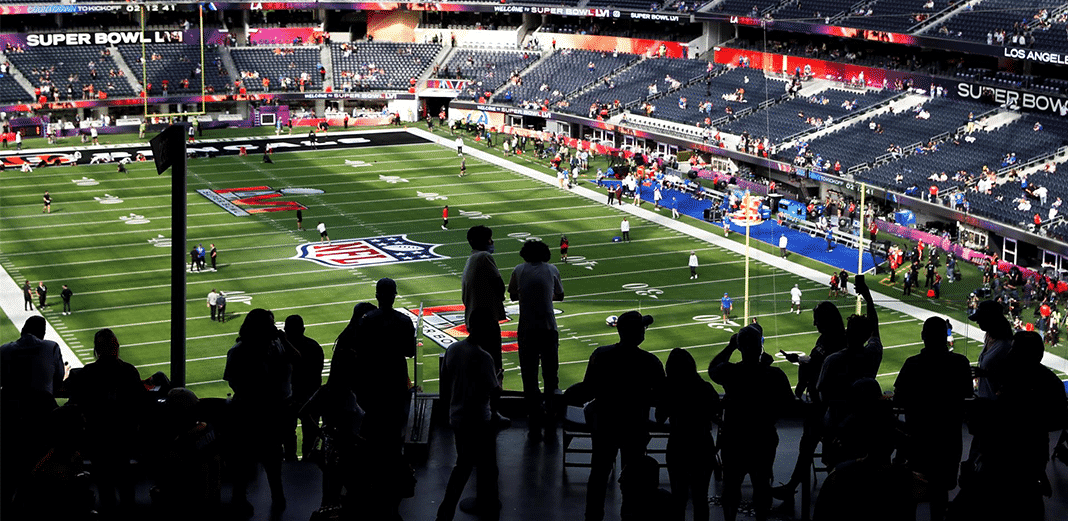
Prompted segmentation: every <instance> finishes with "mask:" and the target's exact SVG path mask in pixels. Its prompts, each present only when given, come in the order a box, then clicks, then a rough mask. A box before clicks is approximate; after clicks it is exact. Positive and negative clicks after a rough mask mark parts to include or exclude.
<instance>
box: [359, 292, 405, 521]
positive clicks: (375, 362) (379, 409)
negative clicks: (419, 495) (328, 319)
mask: <svg viewBox="0 0 1068 521" xmlns="http://www.w3.org/2000/svg"><path fill="white" fill-rule="evenodd" d="M375 297H376V298H377V299H378V309H375V310H372V311H370V312H368V313H367V314H366V315H364V316H363V319H361V321H360V329H361V331H362V332H363V335H364V338H363V341H362V342H361V343H359V344H358V348H357V353H356V359H357V362H358V364H357V365H356V367H355V370H356V378H355V381H354V382H353V390H354V391H355V392H356V400H357V402H359V404H360V407H362V408H363V410H364V412H365V413H366V415H365V416H364V419H363V427H362V428H361V430H360V435H361V436H362V437H363V438H364V439H366V440H367V446H368V447H369V449H370V450H369V454H370V456H371V461H372V463H371V464H372V465H375V467H376V468H396V467H398V466H400V465H401V463H402V461H401V458H402V455H401V451H402V450H403V443H404V438H403V431H404V424H405V422H406V421H407V419H408V417H407V412H406V406H407V404H408V401H409V400H410V398H411V394H410V392H409V388H410V382H411V381H410V379H409V377H408V358H412V357H414V356H415V342H416V340H415V325H414V324H413V323H412V320H411V319H410V318H408V316H407V315H405V314H404V313H401V312H400V311H397V310H395V309H393V304H394V302H395V301H396V298H397V283H396V282H395V281H394V280H393V279H390V278H382V279H379V280H378V283H377V284H376V285H375ZM369 485H370V486H371V487H372V489H373V490H375V492H374V493H372V494H369V496H368V497H369V498H373V499H374V500H375V501H376V502H378V501H381V504H380V505H378V506H376V507H374V508H372V510H371V511H373V512H382V515H383V516H389V517H397V514H396V511H397V508H398V507H399V506H400V500H401V497H400V495H399V494H398V493H397V491H395V490H393V489H392V488H391V487H390V486H389V485H392V483H382V482H372V483H370V484H369ZM383 485H385V486H383ZM379 487H381V488H379ZM378 507H381V509H378Z"/></svg>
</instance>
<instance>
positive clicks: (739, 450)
mask: <svg viewBox="0 0 1068 521" xmlns="http://www.w3.org/2000/svg"><path fill="white" fill-rule="evenodd" d="M763 343H764V332H763V329H762V328H761V327H760V325H759V324H750V325H748V326H745V327H743V328H742V329H741V330H740V331H738V333H736V334H735V335H733V336H731V339H730V342H729V343H728V344H727V346H726V347H725V348H724V349H723V350H722V351H720V352H719V353H718V354H717V355H716V356H715V357H713V358H712V362H711V363H710V364H709V365H708V376H709V377H710V378H711V379H712V381H713V382H715V383H717V384H719V385H721V386H723V390H724V392H725V394H726V395H727V396H730V400H727V401H725V402H724V413H723V431H722V434H720V437H719V445H720V452H721V454H722V456H723V517H724V519H726V520H727V521H734V520H735V519H736V518H737V516H738V505H739V503H740V502H741V489H742V479H743V478H744V477H745V475H746V474H748V475H749V478H750V480H751V481H752V483H753V504H754V506H755V508H756V518H757V519H767V513H768V510H769V509H770V507H771V478H772V473H773V467H774V464H775V451H776V449H777V448H778V446H779V434H778V432H777V431H776V429H775V422H776V421H777V420H778V419H779V416H780V415H781V414H782V413H783V412H784V411H785V410H786V409H787V408H788V407H789V406H790V404H791V403H793V401H794V397H793V393H791V392H790V381H789V380H788V379H787V378H786V373H784V372H783V371H782V369H779V368H778V367H774V366H772V365H771V364H770V363H768V362H767V360H768V359H769V358H770V357H768V355H767V354H766V353H764V348H763ZM735 351H738V352H740V353H741V354H742V361H741V362H734V363H732V362H731V361H730V359H731V356H732V355H733V354H734V352H735Z"/></svg>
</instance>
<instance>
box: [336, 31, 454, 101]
mask: <svg viewBox="0 0 1068 521" xmlns="http://www.w3.org/2000/svg"><path fill="white" fill-rule="evenodd" d="M346 46H347V47H348V48H349V49H350V50H349V51H346V50H345V49H344V47H346ZM440 50H441V45H439V44H436V43H396V42H353V43H349V44H341V43H333V44H330V52H331V55H332V59H333V62H334V71H333V78H334V88H335V90H343V88H344V85H345V83H346V82H350V83H351V84H352V85H353V89H354V90H355V89H358V88H363V89H364V90H367V89H371V90H407V89H408V88H409V86H410V81H411V79H412V78H418V77H419V76H420V75H421V74H422V73H423V71H424V70H426V69H427V68H429V67H431V66H432V65H433V61H434V57H435V56H437V54H438V52H439V51H440ZM372 67H373V68H374V70H372ZM350 74H351V77H349V75H350ZM361 85H362V87H360V86H361Z"/></svg>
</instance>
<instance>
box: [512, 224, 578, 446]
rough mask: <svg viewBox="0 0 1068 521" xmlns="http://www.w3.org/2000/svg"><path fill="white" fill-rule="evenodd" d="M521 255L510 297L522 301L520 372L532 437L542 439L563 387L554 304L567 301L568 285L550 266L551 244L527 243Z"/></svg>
mask: <svg viewBox="0 0 1068 521" xmlns="http://www.w3.org/2000/svg"><path fill="white" fill-rule="evenodd" d="M565 240H566V239H565ZM565 251H566V250H565ZM519 255H520V256H521V257H523V260H524V261H526V262H524V263H523V264H520V265H518V266H516V267H515V269H513V270H512V276H511V278H510V279H509V281H508V296H509V298H510V299H511V300H512V301H513V302H514V301H517V300H518V301H519V331H518V340H519V371H520V374H521V375H522V377H523V396H524V398H525V400H526V406H527V415H528V418H529V419H530V420H529V428H530V435H531V436H532V437H538V436H540V435H541V430H540V427H541V425H540V424H542V423H544V425H545V428H546V430H550V429H553V428H555V422H556V420H555V418H553V412H554V411H555V410H556V408H555V407H554V405H553V402H552V397H553V395H554V394H555V393H556V390H557V389H559V387H560V376H559V371H560V354H559V350H560V332H559V331H558V330H557V327H556V312H555V310H554V309H553V302H559V301H562V300H564V286H563V283H562V282H560V271H559V270H558V269H557V268H556V266H553V265H552V264H549V260H550V259H551V258H552V253H551V252H550V251H549V246H548V245H547V244H545V243H544V242H542V241H536V240H530V241H526V242H525V243H523V247H522V249H520V250H519ZM539 362H540V364H541V371H542V377H543V379H544V381H545V395H544V402H545V403H542V402H543V398H542V395H541V392H540V390H539V388H538V364H539Z"/></svg>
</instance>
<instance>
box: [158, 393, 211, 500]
mask: <svg viewBox="0 0 1068 521" xmlns="http://www.w3.org/2000/svg"><path fill="white" fill-rule="evenodd" d="M209 401H212V402H214V401H221V400H220V399H217V398H213V399H210V400H209ZM205 404H206V402H203V401H201V400H200V399H199V398H197V395H196V394H195V393H193V391H190V390H189V389H186V388H183V387H176V388H174V389H171V390H170V391H168V392H167V398H166V399H165V400H164V402H163V405H162V411H161V413H162V414H161V415H160V421H159V423H158V424H157V425H156V429H154V430H155V431H158V432H159V436H158V438H157V440H158V447H155V449H156V450H157V451H158V453H159V454H158V461H157V464H156V465H153V469H154V470H155V472H154V473H155V475H156V486H154V487H152V489H151V491H150V492H151V495H152V502H153V504H154V505H156V506H157V507H161V513H164V514H165V517H166V518H170V519H175V520H178V519H191V518H193V517H194V516H196V515H198V514H199V513H201V512H204V511H206V509H208V510H210V509H218V507H219V500H220V493H221V487H222V477H221V474H222V458H221V446H220V443H219V442H218V430H217V428H216V426H217V420H216V419H215V418H212V414H211V408H210V407H206V406H205Z"/></svg>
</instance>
